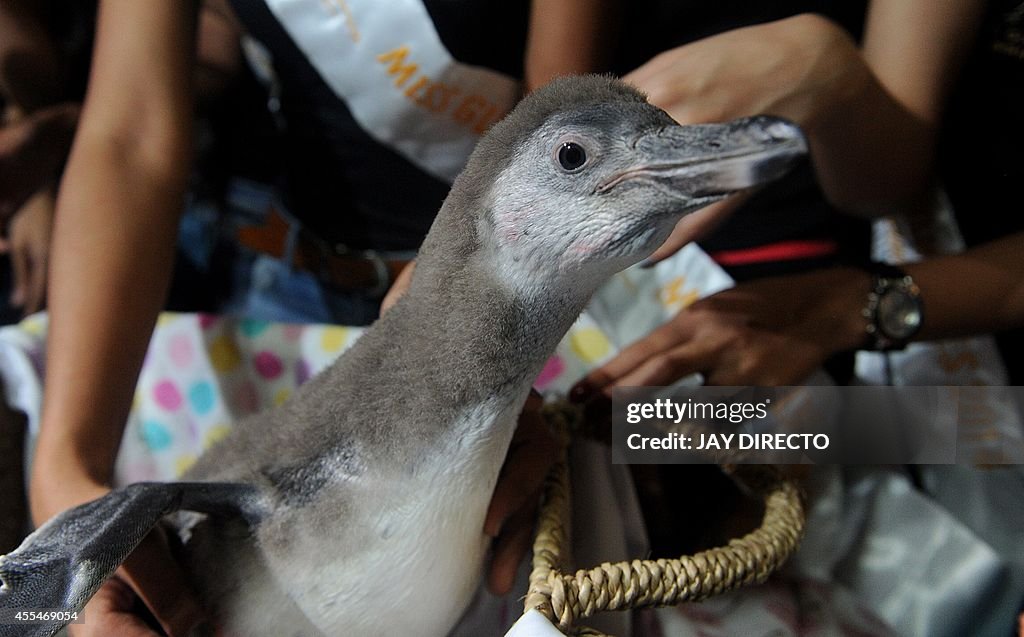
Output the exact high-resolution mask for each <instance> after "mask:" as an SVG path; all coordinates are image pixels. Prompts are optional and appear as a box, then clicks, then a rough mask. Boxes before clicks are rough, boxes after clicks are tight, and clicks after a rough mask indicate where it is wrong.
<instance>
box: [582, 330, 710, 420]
mask: <svg viewBox="0 0 1024 637" xmlns="http://www.w3.org/2000/svg"><path fill="white" fill-rule="evenodd" d="M691 335H692V329H691V327H690V325H689V320H688V317H686V316H685V315H682V314H679V315H676V316H675V317H674V318H672V319H671V320H669V321H668V322H667V323H665V324H663V325H661V326H659V327H657V328H655V329H654V330H653V331H652V332H651V333H650V334H648V335H647V336H645V337H643V338H641V339H640V340H638V341H636V342H634V343H633V344H631V345H630V346H628V347H626V348H625V349H623V350H622V351H621V352H619V354H618V355H617V356H615V358H613V359H611V360H610V361H608V362H607V363H605V364H604V365H602V366H601V367H599V368H597V369H595V370H593V371H592V372H590V373H589V374H587V375H586V376H584V377H583V379H582V380H580V381H578V382H577V383H576V384H575V385H573V387H572V389H570V390H569V400H571V401H572V402H575V403H585V402H587V401H588V400H590V399H591V398H593V397H594V396H595V395H596V394H598V393H600V392H602V391H604V390H605V389H606V388H608V387H611V386H613V385H620V384H621V383H620V382H619V381H620V379H621V378H623V377H624V376H626V375H627V374H629V373H630V372H632V371H633V370H634V369H636V368H637V367H638V366H640V365H642V364H643V363H644V362H645V361H647V360H649V359H651V358H652V357H653V356H655V355H657V354H658V353H659V352H663V351H666V350H668V349H671V348H673V347H676V346H678V345H680V344H682V343H684V342H686V341H687V340H689V338H690V337H691Z"/></svg>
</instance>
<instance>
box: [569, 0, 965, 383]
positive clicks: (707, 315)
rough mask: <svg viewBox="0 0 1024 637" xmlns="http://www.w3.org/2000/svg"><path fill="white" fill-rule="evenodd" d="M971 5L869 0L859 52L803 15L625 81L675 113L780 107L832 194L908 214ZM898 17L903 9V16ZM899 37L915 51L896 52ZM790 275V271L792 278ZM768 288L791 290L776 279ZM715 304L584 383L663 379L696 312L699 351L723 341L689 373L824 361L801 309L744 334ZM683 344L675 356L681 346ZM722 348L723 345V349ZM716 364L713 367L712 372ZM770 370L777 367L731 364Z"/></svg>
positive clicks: (730, 37)
mask: <svg viewBox="0 0 1024 637" xmlns="http://www.w3.org/2000/svg"><path fill="white" fill-rule="evenodd" d="M952 4H955V6H952ZM981 9H982V3H981V2H980V1H979V0H971V1H969V2H962V3H945V2H944V3H930V2H927V1H926V0H912V1H911V0H874V1H873V2H872V3H871V5H870V9H869V13H868V16H867V30H866V33H865V38H864V47H863V49H861V48H858V47H857V46H856V44H855V43H854V42H853V40H852V39H850V38H849V36H847V35H846V34H845V33H844V32H842V31H841V30H840V29H839V27H837V26H836V25H834V24H832V23H831V22H830V21H828V20H826V19H824V18H822V17H819V16H813V15H801V16H796V17H793V18H788V19H785V20H780V21H777V22H772V23H768V24H763V25H757V26H754V27H748V28H745V29H737V30H734V31H730V32H727V33H723V34H721V35H718V36H714V37H711V38H707V39H705V40H701V41H699V42H695V43H693V44H690V45H686V46H683V47H680V48H677V49H673V50H672V51H669V52H666V53H664V54H662V55H660V56H658V57H656V58H655V59H654V60H652V61H651V62H649V63H648V64H646V65H644V66H643V67H641V68H640V69H638V70H637V71H635V72H634V73H632V74H630V75H629V76H628V77H627V79H628V80H630V81H633V82H634V83H635V84H637V85H638V86H640V88H641V89H643V90H645V91H647V92H648V93H649V95H650V97H651V100H652V101H653V102H654V103H656V104H658V105H660V106H662V107H663V108H666V110H668V112H669V114H670V115H672V116H673V117H675V118H676V119H678V120H680V121H682V122H684V123H689V122H696V121H710V120H719V119H726V118H729V117H736V116H742V115H751V114H755V113H770V114H774V115H779V116H783V117H787V118H789V119H791V120H793V121H794V122H796V123H798V124H799V125H801V127H802V128H803V129H804V131H805V133H806V134H807V137H808V141H809V143H810V147H811V157H812V162H813V165H814V169H815V172H816V174H817V176H818V180H819V182H820V183H821V185H822V188H823V189H824V192H825V194H826V196H827V197H828V198H829V199H830V200H831V201H832V202H833V203H834V204H836V205H837V206H838V207H840V208H842V209H845V210H848V211H854V212H859V213H870V214H879V213H894V212H913V211H915V210H917V209H918V208H920V207H921V206H923V205H925V202H930V201H931V199H930V198H928V197H926V195H927V194H928V193H929V192H930V189H931V187H932V177H931V164H932V155H933V152H934V144H935V130H936V127H937V125H938V120H939V117H940V115H941V104H942V102H943V101H944V99H945V96H946V93H947V92H948V90H949V85H950V83H951V82H952V78H953V77H955V75H956V71H957V69H958V66H959V64H960V58H961V57H962V55H963V52H964V50H965V48H966V46H967V42H968V41H969V40H970V35H971V33H972V32H973V29H974V28H975V26H976V22H977V19H978V15H979V14H980V11H981ZM905 12H909V13H905ZM908 15H913V16H915V18H914V19H913V20H910V19H907V16H908ZM894 22H898V23H897V24H893V23H894ZM907 43H910V44H907ZM907 47H918V48H921V49H923V51H924V52H923V53H917V52H916V51H915V52H908V51H905V49H906V48H907ZM904 54H905V55H904ZM901 56H902V57H901ZM896 58H899V59H896ZM735 205H736V201H735V200H727V201H726V202H723V203H721V204H718V205H717V206H714V207H711V208H709V209H707V210H705V211H700V212H698V213H695V214H694V215H691V216H690V217H688V218H686V219H684V221H683V223H681V224H680V226H679V227H677V230H676V232H675V233H673V236H672V237H670V239H669V241H668V242H666V245H664V246H662V247H661V248H660V249H659V250H658V251H657V252H656V253H655V255H654V256H653V257H652V261H657V260H659V259H661V258H664V257H666V256H668V255H669V254H672V253H673V252H674V251H675V250H678V248H680V247H681V246H682V245H684V244H685V243H687V242H689V241H691V240H693V239H694V238H695V237H696V236H699V234H700V233H701V232H704V231H706V229H707V228H709V227H713V226H714V225H715V223H717V222H718V221H720V220H721V218H723V217H724V216H726V215H728V214H729V213H730V212H731V209H732V208H734V207H735ZM791 283H792V285H794V286H796V285H798V284H800V283H801V281H800V280H799V279H797V278H795V277H794V279H793V280H792V282H791ZM750 285H752V286H754V287H749V286H747V285H744V286H740V288H737V291H733V292H730V294H739V293H741V292H743V291H745V290H746V291H751V292H753V293H754V294H755V296H756V295H757V294H758V293H760V292H761V290H759V289H758V288H757V287H756V285H755V284H750ZM761 285H768V284H761ZM811 290H813V287H812V288H811ZM773 293H774V294H784V293H785V294H790V293H792V294H797V295H799V294H800V292H799V290H793V291H789V290H785V289H782V288H781V287H780V289H779V290H777V291H773ZM726 298H728V295H727V297H726ZM780 298H782V297H780ZM715 303H717V301H708V302H706V303H701V304H697V305H696V306H695V307H694V308H692V309H691V310H687V311H684V312H683V313H681V314H680V315H679V316H677V317H675V318H674V319H672V321H670V323H669V324H668V325H667V326H665V327H664V328H662V329H660V330H658V331H655V332H653V333H652V334H651V335H649V336H648V337H646V338H644V339H641V340H640V341H638V342H637V343H635V344H634V345H633V346H631V347H630V348H629V349H627V350H625V351H624V352H623V353H622V354H620V355H619V356H618V357H617V358H616V359H615V360H613V361H611V362H610V363H609V364H608V365H606V366H605V367H604V368H602V369H601V370H597V371H595V372H594V373H593V374H591V375H590V376H588V377H587V378H586V379H585V383H584V384H587V385H593V386H599V387H602V388H605V389H610V388H611V387H612V386H614V385H617V384H639V383H640V382H641V380H642V381H643V382H660V383H668V382H673V381H675V380H676V379H678V378H679V377H680V375H682V374H683V373H684V372H685V370H686V369H689V367H690V365H689V364H686V365H684V364H675V363H673V362H672V361H673V360H674V359H676V358H680V357H682V358H691V357H692V356H694V355H695V353H694V352H693V349H694V347H696V345H694V344H693V343H692V342H691V339H692V338H694V336H693V332H694V331H695V330H698V326H697V325H696V322H697V321H698V319H700V320H701V321H703V322H705V323H703V324H702V325H700V326H699V330H700V332H701V340H702V341H703V343H704V345H703V347H705V349H708V348H709V347H710V343H717V345H716V347H717V348H719V349H721V350H722V351H721V352H718V353H716V354H712V353H711V352H710V351H706V352H704V354H703V355H702V356H701V358H702V360H703V363H702V364H703V367H701V368H700V371H704V372H707V375H708V377H710V378H713V379H721V378H723V377H725V378H732V379H735V378H748V377H756V378H758V379H759V380H760V381H761V382H764V381H766V380H776V381H778V380H781V379H787V380H789V381H793V380H794V377H796V378H800V377H802V376H801V375H802V374H805V373H806V372H807V371H810V369H811V368H813V366H811V367H808V365H809V361H812V360H817V361H818V362H820V361H821V360H824V354H823V352H824V351H825V350H827V349H830V348H829V347H827V346H818V347H816V348H815V351H814V352H809V351H806V350H807V342H806V341H805V339H806V338H807V336H806V333H805V331H804V330H803V329H802V328H803V326H802V325H801V321H802V320H803V319H802V318H801V317H799V316H798V315H796V314H793V313H791V314H789V315H788V316H786V315H783V316H780V317H779V318H780V319H782V320H784V321H788V323H787V324H780V325H777V326H776V328H775V331H774V332H773V334H774V336H773V338H770V339H767V340H765V341H764V342H755V340H756V339H752V338H751V332H750V331H749V330H748V329H747V327H745V326H737V325H736V324H735V323H734V321H735V320H736V319H737V317H736V316H735V315H733V314H732V313H728V312H722V311H719V309H720V308H717V307H715ZM766 311H768V312H770V311H771V308H770V306H769V307H768V309H767V310H766ZM755 318H756V317H755ZM801 334H803V336H801ZM780 335H782V336H781V338H783V340H782V341H781V342H780V341H778V338H780ZM798 341H799V342H798ZM773 342H774V343H777V344H781V343H786V347H785V348H783V349H780V350H779V351H778V352H777V354H778V355H773V356H767V358H766V359H765V360H763V361H759V360H752V358H756V357H757V356H761V355H764V354H765V353H766V352H765V348H766V347H767V346H768V345H770V344H771V343H773ZM684 347H685V348H687V349H688V350H689V351H688V353H686V354H683V353H680V348H684ZM726 348H732V349H731V351H728V352H725V351H724V350H725V349H726ZM712 362H713V363H714V364H712ZM716 365H721V366H723V367H722V368H721V371H720V372H719V373H717V374H716V370H717V369H718V368H717V367H716ZM645 366H646V367H645ZM770 366H775V367H776V370H775V372H773V373H769V372H767V371H764V370H762V371H761V372H759V373H757V374H754V373H752V372H750V371H749V370H747V371H745V372H743V371H737V370H738V369H739V368H743V369H746V368H750V367H754V368H760V367H770ZM641 369H646V370H647V371H648V372H652V373H647V372H641ZM652 370H653V371H652ZM657 370H660V371H657ZM714 382H717V380H716V381H714Z"/></svg>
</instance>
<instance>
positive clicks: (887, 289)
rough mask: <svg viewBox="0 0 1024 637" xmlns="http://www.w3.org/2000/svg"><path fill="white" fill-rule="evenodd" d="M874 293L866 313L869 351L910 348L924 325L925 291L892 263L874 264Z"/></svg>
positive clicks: (872, 290) (872, 274)
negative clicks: (922, 296)
mask: <svg viewBox="0 0 1024 637" xmlns="http://www.w3.org/2000/svg"><path fill="white" fill-rule="evenodd" d="M868 272H869V273H870V274H871V276H872V286H871V292H869V293H868V300H867V304H866V305H865V307H864V309H863V310H862V312H861V313H862V314H863V315H864V318H865V319H867V322H868V323H867V326H866V327H865V331H866V332H867V344H866V348H867V349H871V350H875V351H878V352H888V351H892V350H899V349H903V348H904V347H906V345H907V343H908V342H909V341H910V339H912V338H913V337H914V336H915V335H916V334H917V333H918V332H919V331H921V325H922V323H923V322H924V302H923V301H922V299H921V290H920V288H918V287H917V284H916V283H914V279H913V278H911V276H910V275H909V274H907V273H906V272H905V271H904V270H902V269H900V268H898V267H896V266H894V265H889V264H888V263H877V262H872V263H871V264H870V265H869V266H868Z"/></svg>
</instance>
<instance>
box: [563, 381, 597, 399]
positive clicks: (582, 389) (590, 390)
mask: <svg viewBox="0 0 1024 637" xmlns="http://www.w3.org/2000/svg"><path fill="white" fill-rule="evenodd" d="M596 389H597V388H596V387H594V386H593V385H592V384H591V383H590V381H587V380H581V381H580V382H578V383H576V384H575V385H573V386H572V389H570V390H569V402H571V403H576V404H577V405H580V404H583V403H585V402H587V401H588V400H589V399H590V397H591V396H593V395H594V392H595V391H596Z"/></svg>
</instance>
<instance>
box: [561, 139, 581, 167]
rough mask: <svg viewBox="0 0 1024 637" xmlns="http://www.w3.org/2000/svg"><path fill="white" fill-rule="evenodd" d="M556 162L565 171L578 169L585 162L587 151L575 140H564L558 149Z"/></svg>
mask: <svg viewBox="0 0 1024 637" xmlns="http://www.w3.org/2000/svg"><path fill="white" fill-rule="evenodd" d="M558 163H559V164H561V166H562V168H563V169H565V170H566V171H569V172H572V171H574V170H578V169H579V168H580V167H582V166H583V164H585V163H587V151H586V150H584V148H583V147H582V146H580V145H579V144H577V143H576V142H565V143H564V144H562V146H561V148H559V149H558Z"/></svg>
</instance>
